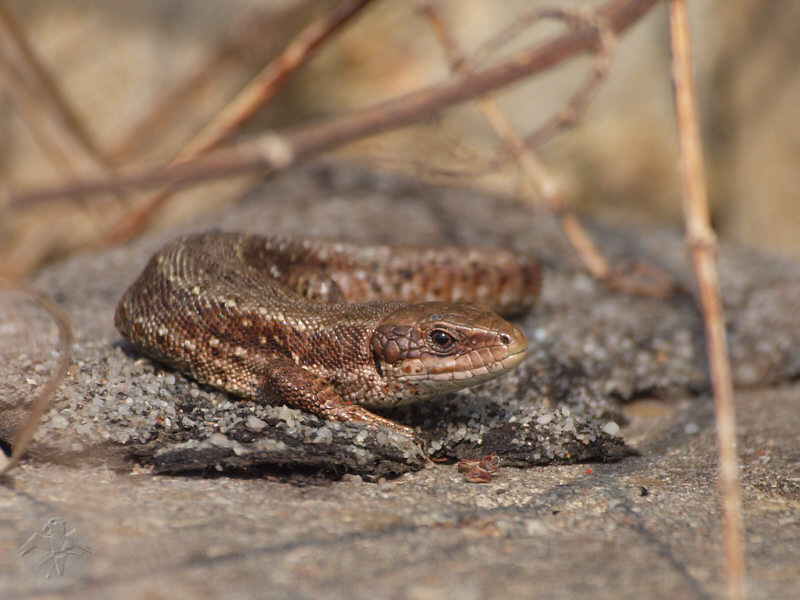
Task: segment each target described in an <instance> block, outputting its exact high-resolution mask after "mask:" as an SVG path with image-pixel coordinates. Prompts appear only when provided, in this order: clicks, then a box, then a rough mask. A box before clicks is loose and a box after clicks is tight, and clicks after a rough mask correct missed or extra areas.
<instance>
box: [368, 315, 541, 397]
mask: <svg viewBox="0 0 800 600" xmlns="http://www.w3.org/2000/svg"><path fill="white" fill-rule="evenodd" d="M371 345H372V354H373V357H374V359H375V367H376V369H377V370H378V372H379V373H380V375H381V376H382V377H383V378H384V379H385V380H386V381H387V382H388V383H389V385H390V387H391V388H392V389H394V390H395V392H396V393H395V395H394V400H393V401H390V402H391V403H398V404H399V403H403V402H408V401H413V400H415V399H418V398H424V397H427V396H432V395H436V394H443V393H447V392H452V391H455V390H459V389H461V388H465V387H468V386H471V385H475V384H476V383H481V382H483V381H487V380H488V379H493V378H495V377H497V376H498V375H502V374H503V373H505V372H507V371H509V370H511V369H513V368H514V367H516V366H517V365H518V364H519V363H520V361H521V360H522V359H523V357H524V356H525V350H526V348H527V343H526V342H525V336H524V335H523V334H522V332H521V331H520V330H519V329H517V328H516V327H515V326H514V325H512V324H511V323H509V322H508V321H506V320H505V319H503V318H502V317H501V316H500V315H498V314H496V313H494V312H492V311H490V310H489V309H487V308H484V307H482V306H480V305H476V304H464V303H452V302H424V303H421V304H411V305H408V306H404V307H402V308H399V309H398V310H396V311H394V312H392V313H390V314H389V315H388V316H387V317H386V318H385V319H384V320H383V321H382V322H381V324H380V325H378V327H377V328H376V329H375V333H373V335H372V342H371Z"/></svg>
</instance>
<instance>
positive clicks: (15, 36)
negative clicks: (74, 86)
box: [0, 0, 105, 163]
mask: <svg viewBox="0 0 800 600" xmlns="http://www.w3.org/2000/svg"><path fill="white" fill-rule="evenodd" d="M0 23H2V24H3V26H4V27H5V30H6V32H7V33H8V39H9V40H11V41H12V42H13V43H14V45H15V46H16V48H17V50H18V52H19V54H20V56H21V57H22V59H23V60H24V62H25V64H26V66H27V67H28V68H27V69H26V70H27V71H28V72H29V73H30V74H31V76H32V77H33V78H34V79H35V80H36V82H37V84H38V85H39V86H40V87H41V88H42V89H43V90H44V91H45V93H46V95H47V97H49V98H50V101H51V104H52V106H53V109H54V110H56V111H57V112H58V114H59V116H60V117H61V119H62V121H63V122H64V124H65V125H66V127H67V128H68V129H69V131H70V132H71V133H72V135H73V136H74V137H75V138H76V139H77V140H79V142H80V144H81V146H82V147H83V149H84V150H85V151H86V152H87V153H89V154H90V155H91V156H92V157H93V158H94V159H95V160H96V161H98V162H100V163H104V162H105V161H104V159H103V154H102V152H101V151H100V149H99V148H98V146H97V144H96V143H95V142H94V139H93V138H92V135H91V134H90V133H89V129H88V128H87V127H86V124H85V123H84V122H83V120H82V119H81V118H80V117H79V116H78V114H77V113H76V112H75V111H74V110H72V107H71V106H70V103H69V102H68V101H67V99H66V97H65V96H64V94H63V93H62V91H61V89H60V87H59V86H58V83H57V82H56V81H55V79H54V78H53V76H52V75H51V74H50V72H49V71H48V70H47V68H46V67H45V66H44V64H43V63H42V61H41V60H40V59H39V57H38V56H37V55H36V52H35V51H34V50H33V46H32V45H31V44H30V43H29V42H28V36H27V35H26V33H25V29H24V28H23V27H22V25H21V24H20V21H19V18H18V16H17V15H16V14H15V13H14V11H13V10H12V9H11V7H9V6H8V5H7V3H6V2H5V1H4V0H0Z"/></svg>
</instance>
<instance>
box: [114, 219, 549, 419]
mask: <svg viewBox="0 0 800 600" xmlns="http://www.w3.org/2000/svg"><path fill="white" fill-rule="evenodd" d="M539 282H540V277H539V268H538V265H537V264H536V263H534V262H533V261H531V260H529V259H526V258H524V257H519V256H517V255H514V254H512V253H510V252H507V251H503V250H475V249H460V248H436V249H434V248H412V247H394V248H393V247H388V246H379V247H365V248H359V247H355V246H348V245H344V244H329V243H324V242H316V241H307V240H301V241H295V240H285V239H281V238H264V237H259V236H255V235H246V234H236V233H220V232H210V233H204V234H199V235H190V236H185V237H183V238H180V239H178V240H176V241H174V242H172V243H170V244H169V245H167V246H166V247H165V248H163V249H162V250H161V251H160V252H158V253H157V254H156V255H155V256H153V258H152V259H151V260H150V262H149V263H148V264H147V266H146V267H145V269H144V271H143V272H142V274H141V275H140V276H139V278H138V279H137V280H136V281H135V282H134V283H133V285H131V287H130V288H129V289H128V290H127V291H126V292H125V294H124V296H123V297H122V299H121V300H120V302H119V305H118V306H117V311H116V315H115V324H116V326H117V328H118V329H119V331H120V332H121V333H122V334H123V335H124V336H125V337H126V338H127V339H128V340H129V341H130V343H131V344H132V345H133V346H134V347H135V348H137V349H138V350H139V351H141V352H143V353H144V354H146V355H148V356H150V357H152V358H155V359H157V360H159V361H161V362H163V363H165V364H168V365H170V366H172V367H174V368H176V369H178V370H179V371H181V372H182V373H185V374H187V375H189V376H191V377H193V378H194V379H196V380H197V381H199V382H201V383H207V384H209V385H212V386H214V387H217V388H219V389H222V390H225V391H227V392H230V393H232V394H235V395H237V396H240V397H243V398H248V399H252V400H257V401H262V402H270V403H277V404H286V405H288V406H291V407H294V408H300V409H303V410H307V411H309V412H312V413H314V414H316V415H319V416H322V417H325V418H328V419H337V420H341V421H365V422H369V423H375V424H378V425H383V426H386V427H390V428H392V429H394V430H396V431H399V432H402V433H404V434H408V435H411V434H412V430H411V429H410V428H408V427H405V426H403V425H399V424H397V423H394V422H392V421H390V420H388V419H385V418H383V417H379V416H377V415H375V414H373V413H371V412H369V411H368V410H367V408H366V407H369V408H380V407H389V406H395V405H398V404H401V403H406V402H411V401H416V400H420V399H423V398H429V397H431V396H435V395H440V394H443V393H447V392H452V391H455V390H458V389H461V388H463V387H467V386H470V385H474V384H476V383H480V382H483V381H486V380H488V379H492V378H494V377H497V376H498V375H501V374H502V373H505V372H507V371H508V370H510V369H512V368H514V367H515V366H516V365H517V364H519V362H520V361H521V360H522V358H523V356H524V353H525V349H526V342H525V338H524V336H523V335H522V333H521V332H520V331H519V330H518V329H517V328H516V327H515V326H514V325H512V324H511V323H509V322H507V321H505V320H504V319H503V318H502V317H500V316H499V315H498V314H496V313H494V312H492V311H491V310H490V309H489V308H488V306H492V307H493V308H494V309H495V310H500V311H502V312H504V313H518V312H521V311H523V310H525V309H526V308H527V307H529V306H530V305H531V304H532V303H533V301H534V300H535V298H536V295H537V294H538V290H539ZM389 298H395V299H394V300H389ZM433 298H438V299H439V300H438V301H432V300H433ZM467 300H470V301H475V302H479V303H480V304H469V303H466V302H465V301H467ZM486 305H488V306H486Z"/></svg>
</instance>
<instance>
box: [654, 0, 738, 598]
mask: <svg viewBox="0 0 800 600" xmlns="http://www.w3.org/2000/svg"><path fill="white" fill-rule="evenodd" d="M669 22H670V39H671V46H672V79H673V82H674V86H675V109H676V113H677V120H678V137H679V145H680V156H681V167H682V169H681V170H682V176H683V177H682V179H683V212H684V219H685V223H686V243H687V245H688V246H689V250H690V252H691V255H692V262H693V263H694V271H695V277H696V279H697V285H698V288H699V294H700V305H701V308H702V312H703V324H704V325H705V331H706V344H707V346H708V359H709V360H708V362H709V368H710V371H711V383H712V386H713V389H714V412H715V415H716V428H717V448H718V452H719V487H720V493H721V496H722V537H723V546H724V554H725V567H726V583H727V592H728V598H730V599H731V600H741V599H742V598H743V597H744V587H743V585H744V584H743V582H744V569H745V567H744V552H743V548H742V540H741V532H742V516H741V499H740V494H739V470H738V469H739V468H738V461H737V455H736V416H735V410H734V405H733V384H732V381H731V369H730V362H729V359H728V346H727V341H726V336H725V321H724V317H723V313H722V302H721V300H720V295H719V282H718V280H717V269H716V262H715V259H714V249H715V236H714V232H713V230H712V229H711V225H710V219H709V210H708V199H707V195H706V187H705V179H704V175H703V154H702V144H701V141H700V128H699V125H698V118H697V107H696V101H695V95H694V83H693V81H692V66H691V57H690V46H689V26H688V19H687V16H686V0H670V5H669Z"/></svg>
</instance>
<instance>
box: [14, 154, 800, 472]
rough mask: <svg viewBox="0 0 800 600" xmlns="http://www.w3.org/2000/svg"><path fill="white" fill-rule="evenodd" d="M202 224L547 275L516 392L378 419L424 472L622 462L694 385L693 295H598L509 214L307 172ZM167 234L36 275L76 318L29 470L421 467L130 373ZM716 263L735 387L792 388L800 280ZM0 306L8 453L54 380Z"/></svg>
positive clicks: (546, 222) (526, 217) (699, 372)
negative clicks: (149, 279) (117, 318)
mask: <svg viewBox="0 0 800 600" xmlns="http://www.w3.org/2000/svg"><path fill="white" fill-rule="evenodd" d="M398 224H400V226H399V227H398ZM215 226H216V227H221V228H223V229H230V230H247V231H255V232H265V233H281V234H285V235H305V236H321V237H328V238H333V239H347V240H352V241H356V242H363V243H375V242H384V243H386V242H389V243H417V244H437V243H438V244H443V243H448V244H485V245H504V246H510V247H514V248H517V249H518V250H520V251H522V252H529V253H533V254H534V255H536V256H539V257H540V258H541V259H542V261H543V262H544V264H545V265H546V267H547V272H546V275H545V283H544V292H543V296H542V299H541V302H540V303H539V305H538V306H537V307H536V308H535V310H533V311H531V313H530V314H528V315H526V316H524V317H523V318H522V319H521V321H520V325H521V327H522V329H523V331H524V332H525V334H526V336H527V337H528V340H529V346H530V348H531V351H530V352H529V356H528V357H527V358H526V360H525V361H524V362H523V364H522V365H520V367H519V368H518V369H517V370H516V371H515V372H514V373H512V374H511V375H510V376H506V377H503V378H500V379H498V380H494V381H492V382H489V383H487V384H485V385H483V386H480V387H477V388H473V389H471V390H467V391H465V392H462V393H461V394H459V395H456V396H453V397H451V398H446V399H443V400H441V401H437V402H431V403H428V404H426V405H423V406H415V407H412V408H410V409H404V410H400V411H398V412H397V413H393V414H392V415H391V416H393V417H395V418H398V419H399V420H401V421H403V422H406V423H409V424H411V425H414V426H418V427H419V430H420V432H421V437H422V439H423V440H424V442H425V445H426V446H427V450H428V452H429V454H430V455H431V456H433V457H436V458H450V459H454V458H478V457H481V456H484V455H487V454H490V453H497V455H498V457H499V460H500V462H501V464H504V465H514V466H526V465H535V464H552V463H564V462H575V461H587V460H593V461H609V460H617V459H619V458H622V457H624V456H628V455H629V454H630V453H631V449H630V448H629V447H628V446H626V445H625V443H624V442H623V440H622V438H621V437H620V436H619V435H618V432H619V425H620V424H622V423H621V420H620V415H619V410H620V400H622V401H629V400H631V399H633V398H637V397H642V396H652V395H664V394H685V393H688V392H692V393H696V392H703V391H704V390H705V389H706V387H707V384H706V380H705V375H704V372H705V364H704V352H703V347H702V341H703V338H702V335H701V328H700V322H699V318H698V315H697V311H696V309H695V306H694V304H693V302H692V300H691V299H690V296H689V295H688V294H687V293H678V294H677V295H676V296H675V297H673V298H671V299H669V300H658V299H648V298H641V297H634V296H629V295H624V294H620V293H615V292H612V291H609V290H606V289H603V288H602V287H600V286H598V285H597V284H595V283H594V282H593V281H592V280H591V279H590V278H589V277H588V276H587V275H585V274H584V273H583V271H582V270H581V268H580V265H579V264H578V263H577V261H576V259H575V257H574V256H573V255H572V253H571V251H570V250H569V248H568V247H567V246H566V245H565V241H564V240H563V239H562V237H561V234H560V233H559V231H558V229H557V228H556V227H555V225H554V223H553V221H552V219H550V218H548V217H547V216H546V215H542V214H534V213H532V212H531V211H529V210H528V209H526V208H524V207H521V206H519V205H518V204H516V203H514V202H513V201H510V200H503V199H498V198H490V197H485V196H481V195H479V194H475V193H467V192H464V191H463V190H454V189H443V188H436V187H432V186H425V185H421V184H415V183H411V182H408V181H404V180H400V179H397V178H393V177H391V176H387V175H379V174H375V173H368V172H363V171H357V170H348V169H340V168H334V167H331V166H327V165H312V166H310V167H306V168H305V169H303V170H298V171H295V172H293V173H290V174H285V175H282V176H280V177H277V178H275V179H274V180H272V181H270V182H267V183H265V184H263V185H261V186H258V187H256V188H255V189H254V190H253V191H252V193H250V194H248V195H247V196H246V197H244V198H242V199H241V201H240V202H239V203H238V204H237V206H235V207H234V208H232V209H230V210H228V211H226V212H225V213H224V214H220V215H215V216H214V217H213V218H208V219H206V220H204V221H202V222H198V223H195V224H192V225H191V226H190V227H188V228H187V229H188V230H203V229H208V228H211V227H215ZM176 234H177V232H175V231H170V232H162V233H159V234H155V235H151V236H148V237H146V238H144V239H142V240H140V241H138V242H136V243H135V244H132V245H130V246H128V247H125V248H119V249H114V250H110V251H106V252H102V253H95V254H84V255H81V256H77V257H73V258H71V259H69V260H66V261H63V262H61V263H59V264H57V265H53V266H51V267H50V268H48V269H47V270H46V271H44V272H43V273H42V274H41V275H40V276H39V277H38V278H37V280H36V285H37V286H38V287H39V289H41V290H42V291H44V292H46V293H47V294H48V295H49V296H50V297H52V298H53V299H55V301H56V302H57V303H59V305H60V306H61V307H62V308H63V309H64V310H65V312H66V313H67V314H68V315H69V317H70V319H71V321H72V324H73V326H74V328H75V330H76V343H75V345H74V347H73V349H72V351H73V357H72V358H73V365H74V366H73V368H72V369H71V371H70V373H69V375H68V377H67V378H66V380H65V381H64V382H63V384H62V385H61V386H60V389H59V392H58V394H57V397H56V400H55V402H54V404H53V407H52V409H51V410H50V411H49V413H48V414H47V415H46V416H45V418H44V420H43V423H42V426H41V427H40V429H39V431H38V432H37V437H36V444H35V446H34V448H33V449H32V451H31V456H32V457H34V458H37V459H40V460H54V461H58V462H65V463H74V462H75V461H76V460H77V459H78V458H80V460H81V461H90V462H93V463H96V464H103V465H108V466H111V467H121V466H126V465H128V464H130V462H131V461H135V462H138V463H140V464H145V465H150V466H151V467H152V468H153V470H154V471H156V472H177V471H187V470H202V469H208V468H214V469H227V468H247V467H253V466H262V465H273V466H281V467H292V466H296V467H303V468H312V469H321V470H327V471H331V472H351V473H359V474H361V475H363V476H365V477H368V478H372V479H374V478H378V477H382V476H390V475H397V474H399V473H402V472H405V471H408V470H416V469H419V468H421V467H422V466H423V465H424V464H425V455H424V453H423V451H422V450H421V448H420V447H418V446H417V445H415V444H413V443H409V442H408V441H407V440H404V439H403V438H402V437H401V436H397V435H393V434H391V433H390V432H386V431H382V430H378V429H366V428H364V427H361V426H358V425H344V424H341V423H331V422H328V423H325V422H322V421H320V420H319V419H317V418H315V417H313V416H311V415H308V414H305V413H303V412H300V411H296V410H291V409H288V408H285V407H272V406H263V405H259V404H256V403H253V402H241V401H238V400H237V399H235V398H232V397H230V396H227V395H226V394H223V393H220V392H217V391H214V390H211V389H208V388H205V387H203V386H200V385H198V384H196V383H194V382H192V381H189V380H188V379H186V378H184V377H182V376H181V375H180V374H177V373H174V372H172V371H170V370H168V369H165V368H164V367H162V366H160V365H158V364H156V363H153V362H152V361H150V360H149V359H146V358H143V357H141V356H138V355H137V354H136V353H135V352H134V351H133V350H132V349H131V348H130V347H129V346H128V345H127V343H126V342H125V341H124V340H122V338H121V337H120V335H119V334H118V332H116V330H115V329H114V327H113V322H112V319H113V312H114V307H115V304H116V302H117V300H118V298H119V296H120V295H121V293H122V291H123V290H124V289H125V287H126V286H127V285H129V283H130V282H131V281H132V280H133V279H134V278H135V277H136V275H137V274H138V272H139V271H140V270H141V268H142V267H143V265H144V264H145V262H146V260H147V258H148V257H149V256H150V255H151V254H152V253H153V252H154V251H155V250H156V249H157V248H158V247H159V246H160V245H161V244H163V243H165V241H167V240H169V239H171V238H172V237H174V236H175V235H176ZM599 234H600V241H601V243H602V244H603V245H604V246H606V247H610V248H611V249H612V250H613V252H614V253H615V254H616V255H618V256H621V257H624V258H625V259H628V260H653V261H654V262H657V263H659V264H661V265H663V266H665V267H667V268H668V269H670V271H672V272H673V273H674V274H675V276H676V277H677V278H678V280H679V281H683V282H690V281H691V278H690V277H688V275H687V273H686V268H685V266H683V265H682V264H681V256H682V250H681V243H680V240H679V239H678V238H677V237H675V236H669V235H666V234H663V233H662V234H658V235H655V234H654V235H643V234H640V233H636V232H626V233H624V234H623V233H620V232H609V231H602V230H601V231H600V232H599ZM722 254H723V260H722V269H723V270H722V280H723V283H724V288H725V294H726V300H727V306H726V309H727V311H728V313H727V314H728V318H729V321H730V327H729V329H730V333H731V343H732V352H733V356H734V358H735V375H736V379H737V382H738V383H746V384H749V385H763V384H767V383H775V382H780V381H789V380H791V379H792V378H794V377H796V376H797V375H798V374H800V352H797V351H796V350H795V349H796V348H798V347H800V320H798V319H797V318H796V315H798V314H800V307H799V306H798V304H800V265H797V264H792V263H788V262H781V261H779V260H768V259H765V258H761V257H757V256H749V255H746V254H745V253H743V252H741V251H737V250H727V249H725V250H724V251H723V253H722ZM1 302H2V303H3V304H2V305H0V306H2V307H3V312H4V313H5V316H4V319H3V323H4V325H3V329H2V331H0V335H2V336H3V339H2V343H0V348H2V353H3V356H2V358H3V361H2V366H0V372H2V379H3V381H5V382H6V393H5V396H4V398H3V401H2V415H3V419H2V424H1V425H0V439H2V440H3V441H4V442H5V443H9V442H10V439H11V433H12V432H13V429H14V427H16V425H17V424H18V423H19V421H20V419H21V417H22V415H24V411H25V406H26V400H28V399H30V398H32V397H33V396H34V395H35V393H36V390H37V389H38V388H39V387H40V386H41V385H42V383H43V381H45V380H46V378H47V376H48V373H50V372H51V370H52V367H53V365H54V361H55V358H56V355H55V353H54V348H56V344H55V340H54V337H53V331H52V330H53V325H52V323H51V322H50V320H49V319H48V318H46V317H44V318H43V316H42V315H41V314H38V313H40V312H41V309H39V308H37V307H36V306H35V305H33V304H32V303H30V301H26V300H24V299H23V298H21V297H19V296H15V295H14V294H11V295H5V296H3V298H2V300H1ZM609 432H610V433H609Z"/></svg>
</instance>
